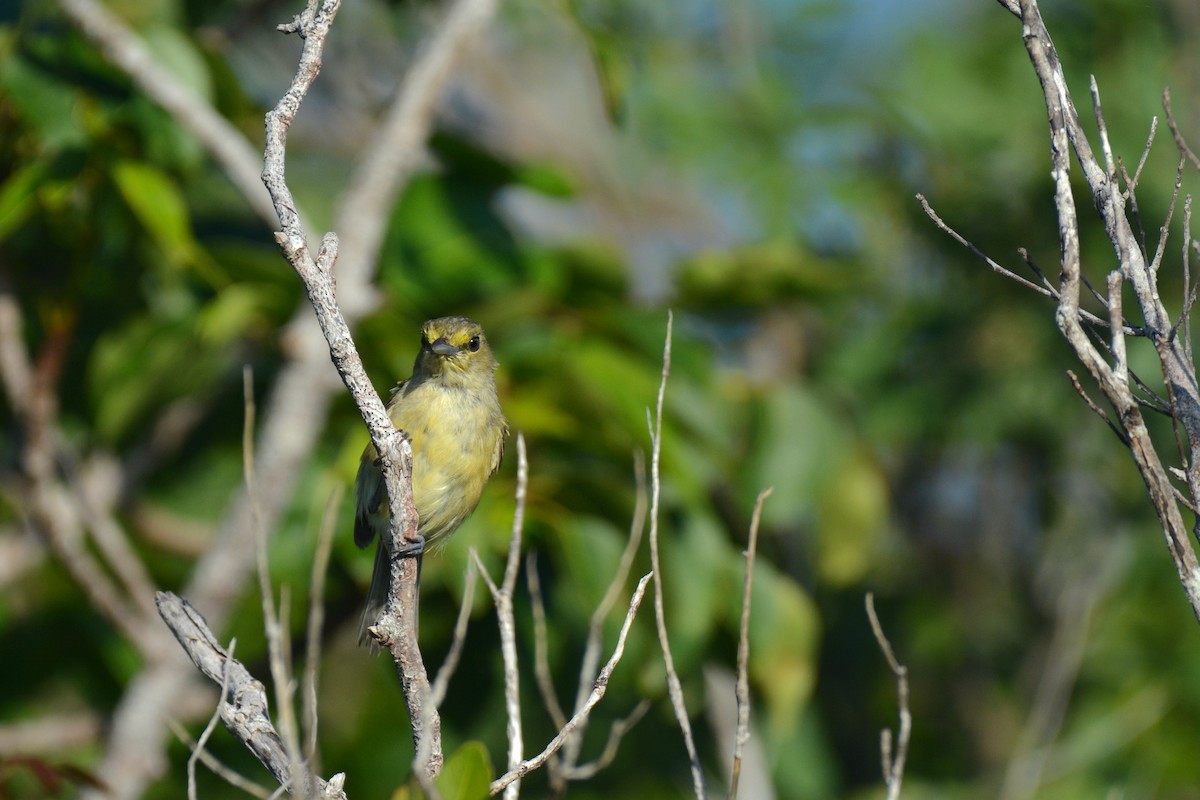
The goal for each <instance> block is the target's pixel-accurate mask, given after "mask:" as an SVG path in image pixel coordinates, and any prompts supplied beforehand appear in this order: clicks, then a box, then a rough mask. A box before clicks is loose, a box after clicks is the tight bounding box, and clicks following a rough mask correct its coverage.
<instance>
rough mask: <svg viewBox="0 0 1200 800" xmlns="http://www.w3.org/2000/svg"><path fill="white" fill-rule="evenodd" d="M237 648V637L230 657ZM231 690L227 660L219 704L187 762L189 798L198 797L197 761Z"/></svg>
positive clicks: (231, 645)
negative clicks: (222, 704)
mask: <svg viewBox="0 0 1200 800" xmlns="http://www.w3.org/2000/svg"><path fill="white" fill-rule="evenodd" d="M235 648H237V639H236V638H233V639H230V640H229V650H228V652H229V658H231V659H232V658H233V652H234V649H235ZM228 692H229V662H228V661H226V662H225V669H223V670H222V671H221V694H220V695H219V696H218V697H217V704H216V705H215V706H214V707H213V713H212V716H211V717H209V718H208V724H207V725H205V726H204V730H203V731H201V732H200V738H199V739H197V740H196V746H195V747H193V748H192V754H191V756H189V757H188V762H187V793H188V800H197V798H196V761H197V759H199V758H200V754H201V753H203V752H205V751H204V745H206V744H208V738H209V737H210V736H212V732H213V731H214V730H216V727H217V720H219V719H220V718H221V703H224V702H225V697H226V694H227V693H228Z"/></svg>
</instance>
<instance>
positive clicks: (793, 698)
mask: <svg viewBox="0 0 1200 800" xmlns="http://www.w3.org/2000/svg"><path fill="white" fill-rule="evenodd" d="M730 595H731V596H732V597H736V598H737V603H736V605H737V612H736V613H737V616H736V617H734V618H735V619H740V616H741V597H742V592H741V586H740V584H739V587H738V591H737V592H731V593H730ZM820 630H821V618H820V614H819V612H818V611H817V608H816V604H815V603H814V602H813V600H812V598H811V597H809V596H808V595H807V594H806V593H805V592H804V590H803V589H802V588H800V585H799V584H797V583H796V582H795V581H794V580H792V579H791V578H789V577H788V576H787V575H785V574H783V573H781V572H779V571H778V570H777V569H776V568H775V567H774V566H773V565H771V564H770V563H768V562H766V561H762V560H759V561H757V562H756V563H755V567H754V585H753V587H752V593H751V599H750V676H751V678H752V679H753V681H754V684H755V686H756V687H757V690H758V692H760V693H761V695H762V697H763V702H764V705H765V706H766V711H767V725H768V727H769V728H770V730H771V731H772V734H773V735H774V736H779V735H782V734H783V733H785V732H786V731H788V730H790V729H791V728H792V727H793V726H794V725H795V724H796V721H797V720H798V719H799V718H800V712H801V711H802V710H803V708H804V704H805V703H806V702H808V698H809V696H810V695H811V694H812V689H813V685H814V684H815V683H816V677H817V643H818V641H819V637H820Z"/></svg>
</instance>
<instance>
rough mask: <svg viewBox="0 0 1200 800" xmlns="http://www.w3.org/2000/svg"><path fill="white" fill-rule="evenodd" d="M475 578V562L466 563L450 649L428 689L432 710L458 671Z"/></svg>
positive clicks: (444, 697) (473, 594) (444, 695)
mask: <svg viewBox="0 0 1200 800" xmlns="http://www.w3.org/2000/svg"><path fill="white" fill-rule="evenodd" d="M477 576H478V573H477V572H476V568H475V562H474V561H468V562H467V577H466V581H465V583H464V584H463V596H462V603H460V604H459V606H458V619H457V620H455V622H454V635H453V636H452V637H451V639H450V648H449V649H448V650H447V651H446V658H445V660H443V661H442V666H441V668H440V669H439V670H438V672H437V675H436V676H435V677H434V679H433V684H432V686H431V688H430V699H431V700H432V701H433V706H434V708H440V707H441V705H442V701H443V700H445V699H446V690H447V689H448V688H449V686H450V678H451V677H453V675H454V671H455V670H456V669H458V662H459V659H461V658H462V651H463V646H464V645H465V644H466V641H467V625H468V623H469V622H470V621H471V607H472V605H474V602H475V582H476V580H477Z"/></svg>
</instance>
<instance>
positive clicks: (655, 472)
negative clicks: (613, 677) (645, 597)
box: [646, 311, 705, 800]
mask: <svg viewBox="0 0 1200 800" xmlns="http://www.w3.org/2000/svg"><path fill="white" fill-rule="evenodd" d="M672 322H673V317H672V314H671V312H670V311H668V312H667V337H666V342H665V343H664V345H663V366H662V380H661V381H660V383H659V385H658V401H657V404H656V405H655V412H654V422H653V424H652V425H651V426H650V442H651V445H652V447H651V450H650V567H651V572H652V573H653V574H654V621H655V625H656V626H657V629H658V643H659V646H660V647H661V648H662V654H663V663H664V665H665V666H666V670H667V693H668V694H669V695H670V697H671V707H672V708H673V709H674V711H675V720H676V722H678V723H679V729H680V730H681V731H682V732H683V743H684V746H685V747H686V748H687V754H688V762H689V764H690V766H691V770H692V790H693V791H694V792H695V794H696V800H704V797H705V794H704V771H703V769H702V768H701V766H700V755H699V753H698V752H697V750H696V740H695V737H693V736H692V723H691V721H690V720H689V719H688V713H687V706H686V705H684V702H683V686H682V684H681V683H680V682H679V673H678V672H676V671H675V659H674V658H672V656H671V641H670V638H669V637H668V635H667V620H666V614H665V612H664V609H663V585H662V564H661V563H660V561H659V555H658V500H659V494H660V490H661V478H660V473H659V461H660V458H661V455H662V413H663V400H664V399H665V397H666V393H667V376H668V375H670V374H671V327H672ZM646 416H647V420H646V421H647V423H649V422H650V420H649V416H650V412H649V410H647V411H646Z"/></svg>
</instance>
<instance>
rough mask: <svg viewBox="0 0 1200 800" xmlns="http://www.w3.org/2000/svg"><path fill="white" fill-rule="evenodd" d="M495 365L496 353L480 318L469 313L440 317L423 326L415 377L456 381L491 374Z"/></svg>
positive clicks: (449, 381) (452, 382)
mask: <svg viewBox="0 0 1200 800" xmlns="http://www.w3.org/2000/svg"><path fill="white" fill-rule="evenodd" d="M495 369H496V357H495V356H493V355H492V349H491V348H490V347H488V343H487V338H486V337H484V335H483V328H481V327H480V326H479V323H478V322H475V321H474V320H471V319H468V318H466V317H439V318H438V319H431V320H429V321H428V322H426V323H425V324H424V325H423V326H422V327H421V350H420V352H419V353H417V362H416V364H415V365H414V366H413V376H414V377H417V376H421V377H424V378H430V379H439V380H442V381H443V382H446V383H450V384H454V383H460V382H470V381H471V380H472V379H473V378H477V377H486V378H490V377H491V374H492V373H493V372H494V371H495Z"/></svg>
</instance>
